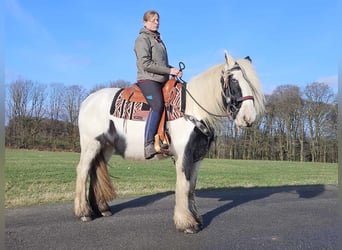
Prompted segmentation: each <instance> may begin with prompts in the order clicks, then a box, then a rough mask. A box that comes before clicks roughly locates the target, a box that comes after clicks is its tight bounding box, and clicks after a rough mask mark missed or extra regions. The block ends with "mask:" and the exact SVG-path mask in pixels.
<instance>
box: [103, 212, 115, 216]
mask: <svg viewBox="0 0 342 250" xmlns="http://www.w3.org/2000/svg"><path fill="white" fill-rule="evenodd" d="M101 215H102V216H103V217H108V216H112V215H113V214H112V212H111V211H103V212H101Z"/></svg>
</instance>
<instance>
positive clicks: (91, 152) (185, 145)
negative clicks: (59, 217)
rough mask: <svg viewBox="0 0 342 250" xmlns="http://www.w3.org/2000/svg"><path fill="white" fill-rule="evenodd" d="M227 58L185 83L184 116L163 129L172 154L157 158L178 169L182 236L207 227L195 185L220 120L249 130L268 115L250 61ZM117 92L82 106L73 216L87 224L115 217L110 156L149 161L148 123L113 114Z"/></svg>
mask: <svg viewBox="0 0 342 250" xmlns="http://www.w3.org/2000/svg"><path fill="white" fill-rule="evenodd" d="M224 55H225V61H224V63H222V64H218V65H214V66H212V67H211V68H209V69H207V70H206V71H204V72H202V73H200V74H198V75H197V76H195V77H193V78H191V79H190V80H189V81H188V82H187V83H185V82H184V81H183V87H184V89H186V105H185V110H184V113H183V115H182V116H181V117H179V118H178V119H175V120H171V121H166V125H165V126H166V129H167V131H168V135H169V136H170V139H171V140H170V154H169V155H167V156H166V155H162V154H158V155H156V156H155V157H154V158H155V159H157V160H158V159H163V158H165V157H172V158H173V161H174V164H175V169H176V188H175V206H174V216H173V221H174V224H175V227H176V229H177V230H178V231H181V232H184V233H197V232H199V231H200V230H201V229H202V228H203V222H202V217H201V215H200V214H199V213H198V211H197V206H196V202H195V188H196V181H197V176H198V172H199V168H200V165H201V162H202V161H203V159H204V157H205V156H206V154H207V152H208V150H209V147H210V144H211V142H212V141H213V138H214V131H215V129H216V128H217V126H219V125H218V124H222V123H220V119H222V118H223V117H231V118H232V119H233V120H234V123H235V125H236V126H238V127H249V126H251V125H252V124H253V122H254V121H255V119H256V117H257V115H259V114H261V113H262V112H263V111H264V102H265V98H264V95H263V93H262V91H261V84H260V82H259V79H258V77H257V74H256V71H255V69H254V67H253V65H252V62H251V59H250V58H249V57H245V58H240V59H234V58H233V57H232V56H231V55H229V54H228V53H227V51H224ZM180 79H181V78H180ZM181 80H182V79H181ZM118 91H120V89H119V88H104V89H101V90H98V91H96V92H94V93H91V94H90V95H89V96H88V97H87V98H86V99H85V100H84V101H83V102H82V104H81V107H80V111H79V117H78V123H79V135H80V146H81V152H80V160H79V163H78V165H77V169H76V170H77V177H76V191H75V199H74V214H75V215H76V216H77V217H78V218H79V219H80V220H81V221H84V222H86V221H91V220H92V219H93V216H94V214H96V215H98V216H104V217H106V216H111V215H112V212H111V210H110V207H109V205H108V203H109V202H110V201H112V200H113V199H114V198H116V191H115V189H114V187H113V183H112V181H111V179H110V177H109V173H108V169H107V163H108V161H109V160H110V158H111V156H112V155H113V154H117V155H121V156H122V157H123V158H125V159H134V160H145V159H144V127H145V122H144V121H132V120H128V119H123V118H118V117H115V116H113V115H112V114H111V113H110V111H109V110H110V109H111V106H112V102H113V97H114V96H115V95H116V94H117V92H118ZM88 176H89V182H88ZM87 186H89V187H88V191H87Z"/></svg>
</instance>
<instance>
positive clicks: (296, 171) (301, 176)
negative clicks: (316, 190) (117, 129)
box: [5, 149, 338, 207]
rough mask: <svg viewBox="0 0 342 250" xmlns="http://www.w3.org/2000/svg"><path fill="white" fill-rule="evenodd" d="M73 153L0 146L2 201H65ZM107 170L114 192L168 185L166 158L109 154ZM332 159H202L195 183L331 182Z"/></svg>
mask: <svg viewBox="0 0 342 250" xmlns="http://www.w3.org/2000/svg"><path fill="white" fill-rule="evenodd" d="M78 159H79V154H78V153H70V152H45V151H27V150H10V149H7V150H6V152H5V161H6V162H5V206H6V207H16V206H27V205H33V204H43V203H54V202H64V201H71V200H72V199H73V197H74V188H75V178H76V170H75V169H76V165H77V163H78ZM109 172H110V175H111V176H112V180H113V183H114V186H115V187H116V189H117V192H118V195H119V197H131V196H140V195H147V194H155V193H159V192H165V191H173V190H174V187H175V181H176V179H175V178H176V177H175V170H174V165H173V162H172V161H171V160H170V159H166V160H162V161H145V162H135V161H127V160H123V159H122V158H120V157H118V156H114V157H113V158H112V160H111V161H110V167H109ZM337 176H338V174H337V164H324V163H298V162H274V161H242V160H215V159H205V160H204V162H203V164H202V166H201V170H200V172H199V177H198V182H197V189H209V188H223V187H256V186H262V187H265V186H284V185H311V184H337Z"/></svg>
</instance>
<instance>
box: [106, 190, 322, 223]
mask: <svg viewBox="0 0 342 250" xmlns="http://www.w3.org/2000/svg"><path fill="white" fill-rule="evenodd" d="M324 191H325V185H306V186H281V187H253V188H244V187H236V188H219V189H215V188H209V189H200V190H197V191H196V196H197V197H198V198H209V199H210V198H212V199H216V200H219V201H227V203H226V204H224V205H222V206H219V207H217V208H215V209H213V210H211V211H209V212H207V213H205V214H203V215H202V216H203V224H204V225H203V227H204V228H205V227H207V226H208V225H210V223H211V222H212V220H213V219H214V218H215V217H216V216H219V215H220V214H222V213H225V212H227V211H228V210H230V209H232V208H234V207H238V206H240V205H241V204H244V203H247V202H250V201H254V200H259V199H264V198H266V197H269V196H271V195H273V194H276V193H284V192H290V193H296V194H298V196H299V197H298V198H305V199H310V198H313V197H315V196H318V195H319V194H321V193H322V192H324ZM169 195H174V192H171V191H168V192H164V193H159V194H155V195H148V196H143V197H139V198H137V199H133V200H130V201H127V202H123V203H120V204H116V205H112V206H111V211H112V213H113V214H115V213H117V212H119V211H121V210H123V209H127V208H134V207H142V206H146V205H149V204H152V203H154V202H156V201H158V200H161V199H163V198H165V197H167V196H169Z"/></svg>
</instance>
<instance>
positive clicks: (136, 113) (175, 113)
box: [110, 78, 185, 151]
mask: <svg viewBox="0 0 342 250" xmlns="http://www.w3.org/2000/svg"><path fill="white" fill-rule="evenodd" d="M163 96H164V103H165V108H164V111H163V113H162V116H161V119H160V123H159V127H158V133H157V135H156V138H155V139H156V140H155V142H159V141H161V142H162V143H163V144H167V145H169V144H170V139H169V136H168V135H167V132H166V129H165V126H166V121H171V120H175V119H178V118H180V117H183V116H184V110H185V88H184V85H183V84H182V83H180V82H179V81H177V79H176V78H171V79H170V80H168V81H167V82H166V84H165V85H164V87H163ZM150 112H151V108H150V106H149V104H148V102H147V101H146V98H145V97H144V95H143V93H142V92H141V90H140V88H139V87H138V85H137V84H133V85H132V86H131V87H128V88H123V89H120V90H119V91H118V92H117V93H116V95H115V96H114V99H113V103H112V107H111V110H110V114H111V115H113V116H115V117H118V118H123V119H128V120H134V121H146V119H147V117H148V115H149V113H150ZM156 144H157V143H156ZM155 146H156V149H157V151H158V147H159V146H160V145H159V143H158V145H155Z"/></svg>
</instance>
